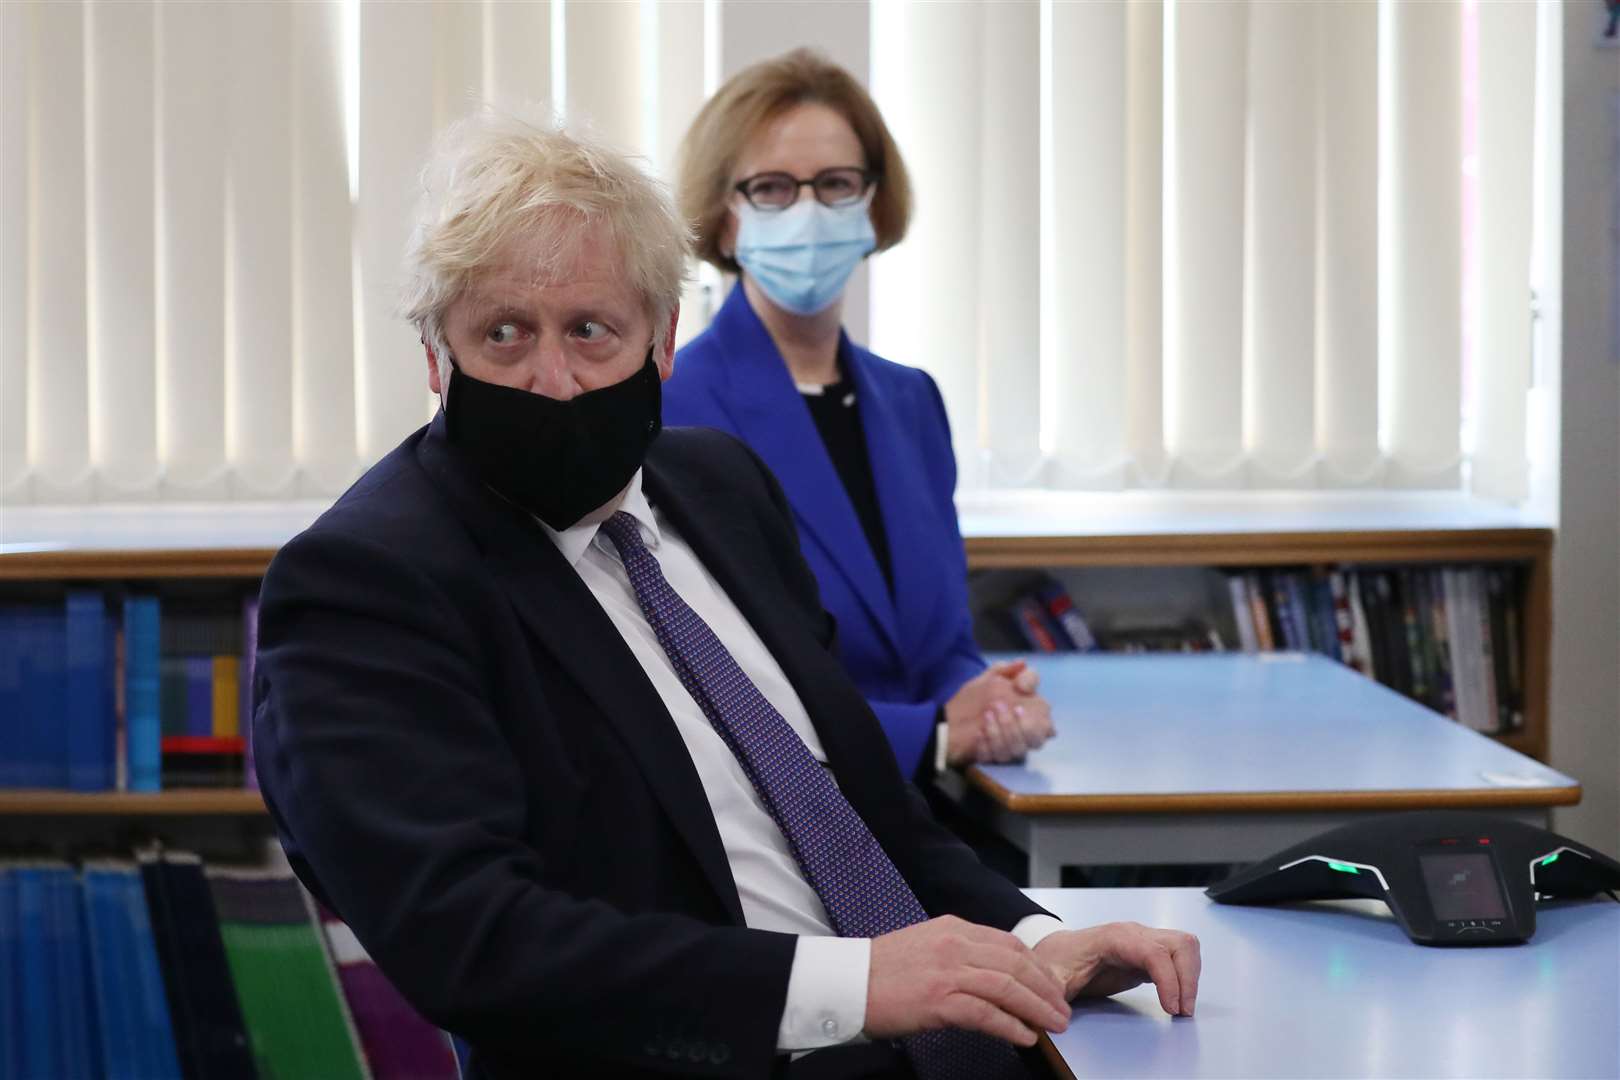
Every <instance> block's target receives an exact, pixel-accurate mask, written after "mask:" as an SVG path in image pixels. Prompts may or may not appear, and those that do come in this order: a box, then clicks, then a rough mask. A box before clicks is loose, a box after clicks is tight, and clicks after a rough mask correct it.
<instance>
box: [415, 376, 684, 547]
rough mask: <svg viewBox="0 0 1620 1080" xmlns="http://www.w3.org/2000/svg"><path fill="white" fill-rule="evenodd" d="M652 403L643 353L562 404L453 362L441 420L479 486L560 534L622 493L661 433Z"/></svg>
mask: <svg viewBox="0 0 1620 1080" xmlns="http://www.w3.org/2000/svg"><path fill="white" fill-rule="evenodd" d="M451 363H452V364H453V365H454V363H455V362H454V361H453V360H452V361H451ZM662 405H663V392H662V386H661V381H660V379H659V377H658V366H657V365H656V364H655V363H654V362H653V355H652V350H650V349H649V350H648V351H647V362H646V363H645V364H644V365H642V368H641V370H640V371H638V372H636V373H635V374H634V375H632V376H630V377H629V378H628V379H625V380H624V381H623V382H619V383H614V384H613V385H612V386H604V387H603V388H602V389H600V390H592V391H590V392H589V393H585V394H580V395H579V396H578V397H575V398H572V399H570V400H568V401H558V400H557V399H556V398H548V397H543V396H542V395H540V394H531V393H529V392H528V391H527V390H518V389H515V388H513V387H510V386H497V385H496V384H494V383H487V382H482V381H480V380H478V379H475V378H473V377H472V376H470V375H468V374H467V373H466V372H464V371H462V370H461V368H460V367H459V366H457V367H456V368H455V373H454V374H453V375H452V376H451V378H450V385H449V388H448V390H447V393H446V396H445V406H444V420H445V430H446V432H447V433H448V435H449V437H450V442H451V444H452V445H453V446H455V448H456V449H457V450H459V451H461V453H463V454H465V455H466V456H467V457H468V458H469V459H471V461H472V463H473V465H474V467H475V468H476V469H477V470H478V473H479V475H480V476H481V477H482V478H483V480H484V482H485V483H486V484H488V485H489V486H490V487H492V488H494V489H495V490H496V491H497V492H499V493H500V494H501V495H503V496H505V497H506V498H508V499H510V500H512V501H513V502H515V503H517V504H518V505H519V506H521V507H523V508H524V509H525V510H527V511H529V512H530V513H532V514H534V515H535V516H536V517H538V518H539V519H540V520H541V521H543V522H545V523H546V524H547V525H550V526H551V527H552V528H553V529H556V530H557V531H558V532H561V531H562V530H564V529H566V528H568V527H569V526H571V525H573V524H574V523H575V522H577V521H579V519H580V518H582V517H584V516H585V515H586V514H588V513H590V512H591V511H592V510H595V509H596V508H597V507H599V506H601V505H603V504H604V503H606V502H607V501H608V500H609V499H611V498H613V497H614V496H615V495H617V494H618V493H619V492H620V491H623V490H624V486H625V485H626V484H628V483H629V482H630V478H631V477H632V476H634V475H635V472H636V470H637V469H639V468H641V463H642V462H643V461H644V460H646V457H647V448H648V447H650V446H651V445H652V441H653V439H655V438H657V437H658V432H659V431H660V430H661V429H662V422H661V421H660V419H659V414H660V412H661V410H662Z"/></svg>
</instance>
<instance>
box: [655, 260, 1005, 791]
mask: <svg viewBox="0 0 1620 1080" xmlns="http://www.w3.org/2000/svg"><path fill="white" fill-rule="evenodd" d="M839 348H840V350H841V351H840V356H841V358H842V360H843V363H844V365H845V373H846V374H847V375H848V377H849V378H850V379H852V380H853V381H854V383H855V393H856V395H857V399H858V401H859V402H860V410H861V425H862V427H863V428H864V429H865V433H866V450H867V456H868V457H869V458H870V459H871V462H872V472H873V480H874V484H875V486H876V488H877V498H878V504H879V506H880V508H881V512H882V515H883V529H884V532H885V533H886V534H887V535H888V541H889V552H890V562H891V564H892V566H893V573H894V591H893V593H892V594H891V593H890V591H889V589H888V587H887V585H886V584H885V582H884V580H883V571H882V570H881V569H880V568H879V566H878V561H877V559H876V558H875V557H874V556H873V554H872V548H871V545H870V544H869V543H868V542H867V539H866V534H865V533H864V532H863V531H862V530H861V523H860V519H859V518H858V517H857V516H856V514H855V507H854V504H853V503H851V502H850V499H849V495H848V493H847V492H845V490H844V485H843V482H842V481H841V480H839V478H838V471H837V469H836V468H835V467H834V465H833V462H832V457H831V456H830V455H829V454H828V453H827V448H826V445H825V444H824V443H823V442H822V441H821V434H820V433H819V432H818V431H817V430H816V426H815V421H814V420H812V419H811V417H810V410H809V409H807V408H806V407H805V404H804V401H803V400H802V399H801V397H800V396H799V392H798V390H797V389H796V388H795V387H794V385H793V379H792V377H791V376H790V375H789V373H788V369H787V364H786V363H784V362H783V360H782V356H781V354H780V353H779V352H777V350H776V344H775V343H774V342H773V341H771V337H770V334H769V333H768V332H767V331H766V329H765V326H764V324H763V323H761V322H760V320H759V316H757V315H756V314H754V309H753V308H752V307H751V306H749V303H748V298H747V297H746V296H745V295H744V293H743V290H742V288H741V286H738V287H736V288H734V289H732V291H731V295H730V296H729V297H728V298H727V299H726V302H725V305H724V306H723V307H721V309H720V313H719V314H718V315H717V316H716V317H715V320H714V323H713V324H712V325H711V326H710V327H709V328H708V329H707V330H705V331H704V332H703V333H702V334H700V335H699V336H698V337H696V338H695V339H693V340H692V341H691V342H690V343H689V344H688V345H687V346H686V347H685V348H684V349H682V350H681V351H680V353H679V354H678V355H677V357H676V360H675V374H674V375H673V376H672V377H671V378H670V379H669V380H668V381H667V382H666V383H664V423H665V424H667V425H671V426H674V425H683V424H693V425H703V426H706V427H714V428H720V429H721V430H723V431H728V432H731V433H732V434H734V435H736V436H737V437H738V438H740V439H742V440H743V441H744V442H746V443H747V444H748V445H749V446H750V447H752V448H753V450H754V452H755V453H756V454H758V455H759V456H760V457H761V458H763V459H764V460H765V463H766V464H767V465H769V466H770V468H771V470H772V471H773V472H774V473H775V474H776V477H777V479H778V480H779V481H780V482H781V484H782V489H783V490H784V491H785V492H786V493H787V498H788V502H789V504H790V505H791V506H792V508H793V514H794V517H795V518H796V520H797V521H798V525H799V535H800V539H801V543H802V545H803V549H804V557H805V559H806V561H807V562H809V564H810V568H811V569H812V570H813V571H814V572H815V575H816V580H817V581H818V582H819V584H820V586H821V601H822V604H823V606H825V607H826V609H827V610H828V611H829V612H830V613H832V615H833V617H834V618H835V619H836V620H837V623H838V656H839V658H840V659H841V660H842V661H843V663H844V667H845V669H846V670H847V671H848V672H849V674H850V676H851V677H852V678H853V679H854V681H855V685H856V686H858V687H859V688H860V690H861V692H862V693H864V694H865V695H866V698H867V700H868V701H869V702H870V703H871V705H872V711H873V712H875V713H877V717H878V719H879V720H880V721H881V722H882V724H883V730H884V731H885V732H886V733H887V734H888V736H889V743H890V745H891V746H893V747H894V753H895V757H896V758H897V759H898V760H899V762H900V768H901V769H902V770H903V771H904V772H905V774H906V775H907V776H914V775H915V774H916V772H917V769H918V766H919V764H921V763H922V754H923V749H924V747H925V746H926V745H927V743H928V738H929V736H930V735H931V734H932V733H933V729H934V724H935V722H936V720H937V718H938V710H939V707H940V705H942V704H943V703H944V702H945V701H946V700H948V699H949V698H950V697H951V695H952V694H954V693H956V691H957V689H958V688H959V687H960V686H961V685H962V684H963V683H964V682H966V681H967V680H969V679H971V678H972V677H973V676H974V675H977V674H978V673H979V672H980V671H982V670H983V669H984V659H983V657H982V656H980V654H979V649H978V646H977V645H976V644H975V643H974V640H973V623H972V617H971V616H970V614H969V612H968V600H967V561H966V557H965V555H964V553H963V550H962V534H961V531H960V529H959V528H958V526H957V522H956V506H955V503H954V502H953V501H952V493H953V492H954V491H955V488H956V458H955V456H954V455H953V453H952V450H951V431H950V425H949V424H948V422H947V421H946V419H945V405H944V402H943V401H941V400H940V396H939V388H938V387H936V386H935V385H934V380H933V379H931V378H929V377H928V375H927V374H926V373H925V372H922V371H919V370H917V369H916V368H909V367H902V366H901V365H899V364H895V363H891V362H889V361H887V360H884V359H882V358H881V357H878V356H874V355H873V354H872V353H870V352H868V351H867V350H866V349H863V348H861V347H859V346H858V345H854V344H852V343H851V342H850V340H849V336H848V335H847V334H845V335H843V337H842V339H841V341H840V344H839Z"/></svg>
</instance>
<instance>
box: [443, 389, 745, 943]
mask: <svg viewBox="0 0 1620 1080" xmlns="http://www.w3.org/2000/svg"><path fill="white" fill-rule="evenodd" d="M419 454H420V458H421V461H422V464H423V466H424V467H425V468H426V469H427V470H428V473H429V475H431V476H432V477H433V478H434V480H435V481H437V482H438V485H439V487H440V489H441V490H443V491H444V492H445V494H446V496H447V497H448V498H449V499H450V501H451V503H452V505H453V506H454V509H455V512H456V515H457V517H458V518H459V519H460V520H461V521H463V522H464V523H466V525H467V527H468V530H469V531H470V532H471V533H472V536H473V540H474V542H475V543H476V544H477V545H478V546H479V547H480V548H481V549H482V550H483V553H484V556H485V559H486V560H487V563H488V566H489V569H490V571H491V573H492V574H493V575H494V576H495V577H496V578H497V579H498V580H500V581H501V582H503V583H504V584H505V585H506V586H507V588H508V596H509V597H510V599H511V601H512V605H513V607H514V608H515V609H516V611H517V613H518V616H519V617H520V618H521V619H522V620H523V622H524V624H525V625H526V626H527V627H528V628H529V630H530V632H531V633H533V634H534V636H535V638H536V639H537V640H538V641H540V643H541V644H542V646H543V647H544V648H545V649H546V650H547V651H548V652H549V653H551V655H552V656H554V657H555V658H556V659H557V661H558V663H560V664H562V666H564V667H565V668H567V669H568V671H569V673H570V674H572V675H573V676H574V678H575V679H576V680H577V681H578V682H579V685H580V686H581V687H583V688H584V690H585V692H586V693H587V694H588V695H590V697H591V699H592V700H593V701H594V702H595V703H596V704H597V706H598V707H599V708H600V709H601V710H602V712H603V714H604V715H606V716H607V718H608V720H609V721H610V722H611V723H612V724H613V725H614V726H615V727H616V728H617V729H618V731H619V734H620V736H621V737H622V738H623V741H624V744H625V746H626V747H627V748H628V749H629V751H630V753H631V755H632V756H633V757H634V758H635V760H636V764H637V765H638V767H639V768H640V770H641V773H642V776H643V777H644V779H645V780H646V782H647V785H648V787H650V788H651V789H652V791H653V793H654V795H655V796H656V797H657V799H658V801H659V803H660V804H662V806H663V808H664V812H665V813H666V814H667V815H668V816H669V819H670V821H671V822H673V823H674V825H675V827H676V830H677V831H678V832H679V833H680V834H681V836H682V837H683V838H684V839H685V840H686V843H687V845H688V847H690V848H691V851H692V854H693V856H694V857H695V858H696V859H697V862H698V864H699V865H700V866H701V867H702V869H703V873H704V876H705V877H706V878H707V879H708V881H709V884H710V885H711V886H712V887H713V889H714V891H715V895H716V896H717V897H719V899H720V902H721V903H722V904H723V905H724V907H725V909H726V910H727V911H728V912H729V913H730V915H731V917H732V918H733V919H734V920H735V921H736V923H737V924H738V925H739V926H740V925H743V923H744V919H743V912H742V903H741V901H740V900H739V899H738V896H737V885H736V882H735V880H734V879H733V878H732V876H731V866H730V863H728V862H727V860H726V854H725V848H724V846H723V844H722V843H721V840H720V834H719V831H718V830H717V829H716V827H715V823H714V818H713V815H712V814H710V813H709V810H708V808H709V802H708V798H707V796H705V794H704V792H703V784H702V782H701V781H700V780H699V779H698V775H697V770H696V768H695V767H694V766H693V765H692V758H691V755H690V754H689V753H688V752H687V749H686V744H685V743H684V742H682V741H681V737H680V734H679V732H678V731H677V730H676V727H675V721H674V720H673V719H671V717H670V715H669V710H668V709H667V708H665V706H664V702H663V699H662V698H660V697H659V696H658V692H657V690H655V689H654V688H653V685H652V683H651V682H650V681H649V680H648V679H647V677H646V674H645V673H644V672H643V671H642V670H641V665H640V664H639V663H638V662H637V660H636V658H635V655H634V654H633V653H631V651H630V649H629V647H628V646H627V645H625V643H624V639H623V638H622V637H620V635H619V632H618V630H617V629H616V628H615V627H614V625H613V623H612V620H610V619H609V618H608V617H607V615H606V614H605V613H604V612H603V611H602V607H601V605H600V604H598V603H597V602H596V598H595V597H594V596H592V595H591V591H590V589H588V588H587V587H586V586H585V583H584V582H583V581H581V580H580V577H579V574H578V573H576V572H575V570H574V569H573V567H571V566H569V565H568V563H567V561H566V560H565V559H564V558H563V557H562V554H561V553H560V552H559V551H558V550H557V548H556V546H555V545H554V544H552V542H551V539H550V537H548V536H546V534H545V532H544V530H542V529H541V527H540V526H539V525H538V524H537V523H535V522H534V521H532V520H530V519H529V517H528V516H527V515H526V514H524V513H523V512H522V511H521V510H518V509H517V508H516V507H513V506H512V505H510V504H509V503H507V502H505V501H504V500H502V499H501V498H499V497H498V496H496V495H495V494H494V493H493V492H490V491H489V490H488V489H487V488H485V487H484V486H483V485H482V484H481V483H479V482H478V480H477V479H476V477H475V476H473V474H472V473H471V472H470V471H469V470H468V469H467V467H466V466H465V465H464V463H463V462H461V461H460V460H459V459H458V458H457V456H456V455H455V452H454V451H453V450H451V449H450V447H449V445H448V444H447V443H446V441H445V437H444V415H443V414H442V413H440V414H439V416H437V417H436V418H435V419H434V421H433V424H432V425H431V427H430V428H429V431H428V435H427V436H426V437H425V438H424V439H423V440H422V444H421V448H420V450H419ZM558 721H559V722H560V723H569V722H571V718H569V717H559V718H558Z"/></svg>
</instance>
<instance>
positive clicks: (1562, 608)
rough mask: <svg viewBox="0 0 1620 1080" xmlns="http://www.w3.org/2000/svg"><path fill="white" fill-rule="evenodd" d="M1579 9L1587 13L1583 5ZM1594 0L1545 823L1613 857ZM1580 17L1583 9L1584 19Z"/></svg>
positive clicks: (1612, 416) (1618, 421)
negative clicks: (1551, 794)
mask: <svg viewBox="0 0 1620 1080" xmlns="http://www.w3.org/2000/svg"><path fill="white" fill-rule="evenodd" d="M1589 8H1590V9H1591V10H1588V9H1589ZM1596 9H1597V5H1595V4H1591V5H1584V4H1583V5H1570V6H1569V7H1567V8H1566V9H1565V20H1564V24H1565V25H1564V179H1563V197H1564V228H1563V239H1564V258H1563V327H1564V337H1563V360H1562V369H1561V381H1562V387H1561V393H1560V398H1561V402H1562V407H1561V414H1562V416H1561V423H1560V426H1561V434H1560V439H1559V466H1560V482H1559V528H1558V543H1557V547H1556V549H1555V554H1554V559H1553V650H1552V764H1553V766H1554V767H1555V768H1558V769H1560V770H1562V771H1563V772H1566V773H1568V774H1570V775H1571V776H1574V777H1575V778H1576V779H1578V780H1580V782H1581V785H1582V787H1583V788H1584V791H1585V795H1584V798H1583V799H1582V801H1581V804H1580V805H1579V806H1576V807H1572V808H1570V809H1567V810H1562V811H1559V812H1558V814H1557V815H1556V819H1555V820H1556V827H1557V828H1558V829H1559V831H1561V832H1564V833H1567V834H1568V835H1570V836H1573V837H1575V838H1576V839H1578V840H1581V841H1583V842H1585V843H1588V844H1591V845H1592V846H1593V847H1596V848H1598V849H1599V850H1602V851H1604V852H1605V853H1607V854H1610V855H1613V854H1617V853H1620V363H1617V361H1620V357H1616V356H1615V355H1614V353H1613V351H1612V350H1613V348H1614V345H1613V341H1614V338H1613V337H1611V334H1612V333H1613V329H1612V326H1613V324H1612V323H1611V321H1610V320H1612V319H1616V318H1620V312H1615V311H1612V310H1611V309H1610V298H1611V297H1612V296H1613V295H1614V291H1613V290H1614V279H1613V275H1614V274H1615V273H1616V272H1617V271H1616V267H1615V257H1616V256H1615V253H1616V250H1617V246H1616V245H1617V243H1620V241H1617V239H1616V230H1617V229H1620V221H1617V220H1616V219H1615V212H1614V207H1615V203H1616V195H1615V185H1616V184H1620V175H1617V174H1616V158H1617V150H1616V147H1617V141H1620V131H1617V130H1616V125H1617V124H1620V54H1617V53H1616V52H1615V51H1614V50H1612V49H1598V48H1595V47H1594V44H1593V43H1594V41H1595V39H1596V27H1597V19H1596ZM1589 16H1590V17H1589Z"/></svg>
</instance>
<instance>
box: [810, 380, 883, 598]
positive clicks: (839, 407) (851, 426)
mask: <svg viewBox="0 0 1620 1080" xmlns="http://www.w3.org/2000/svg"><path fill="white" fill-rule="evenodd" d="M799 396H800V397H802V398H804V403H805V405H806V406H808V407H809V409H810V418H811V419H812V420H814V421H815V422H816V430H817V431H819V432H821V441H822V442H823V443H825V444H826V446H827V453H828V455H830V456H831V457H832V462H833V468H835V469H837V470H838V479H839V480H841V481H842V482H843V484H844V491H845V492H846V493H847V494H848V495H849V501H850V502H851V503H853V504H854V505H855V516H856V517H858V518H860V519H861V531H862V532H864V533H866V542H867V543H868V544H870V545H871V546H872V554H873V555H875V556H877V561H878V566H879V568H881V569H882V571H883V580H884V582H885V583H886V584H887V585H888V586H889V591H890V592H891V593H892V592H894V573H893V571H892V570H891V569H890V567H889V538H888V534H887V533H885V532H884V531H883V512H882V510H880V509H879V508H878V499H877V486H876V484H875V483H874V482H873V480H872V460H871V458H870V457H868V456H867V453H866V430H865V429H864V428H863V427H861V409H860V403H859V402H857V401H856V400H855V384H854V383H853V382H851V381H850V380H849V378H848V376H845V377H844V378H842V379H840V380H839V381H838V382H835V383H833V384H832V385H830V386H823V387H821V388H820V391H819V392H817V391H815V390H805V389H804V388H803V387H800V389H799Z"/></svg>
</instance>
